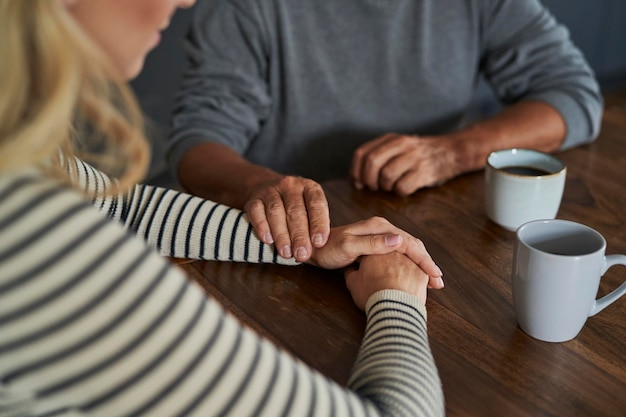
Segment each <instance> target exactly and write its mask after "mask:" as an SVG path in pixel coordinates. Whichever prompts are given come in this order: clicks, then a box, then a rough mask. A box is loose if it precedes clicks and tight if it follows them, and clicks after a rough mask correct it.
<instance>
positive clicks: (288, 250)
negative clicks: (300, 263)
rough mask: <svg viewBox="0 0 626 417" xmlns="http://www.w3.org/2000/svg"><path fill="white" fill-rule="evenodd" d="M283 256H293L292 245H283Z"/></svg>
mask: <svg viewBox="0 0 626 417" xmlns="http://www.w3.org/2000/svg"><path fill="white" fill-rule="evenodd" d="M282 252H283V258H291V246H289V245H287V246H283V251H282Z"/></svg>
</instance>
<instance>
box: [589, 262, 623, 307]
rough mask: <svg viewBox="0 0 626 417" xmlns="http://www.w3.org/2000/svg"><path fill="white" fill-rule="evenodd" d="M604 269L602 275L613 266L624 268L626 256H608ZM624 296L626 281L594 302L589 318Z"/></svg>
mask: <svg viewBox="0 0 626 417" xmlns="http://www.w3.org/2000/svg"><path fill="white" fill-rule="evenodd" d="M604 259H605V268H604V271H602V275H604V274H605V273H606V271H607V270H608V269H609V268H610V267H612V266H614V265H624V266H626V255H608V256H606V257H605V258H604ZM624 294H626V281H624V282H622V285H620V286H619V287H617V288H616V289H614V290H613V291H611V292H610V293H608V294H607V295H605V296H604V297H602V298H600V299H598V300H596V301H594V303H593V305H592V306H591V311H590V312H589V317H591V316H593V315H595V314H597V313H599V312H601V311H602V310H604V308H605V307H607V306H608V305H609V304H611V303H612V302H613V301H615V300H617V299H618V298H620V297H621V296H622V295H624Z"/></svg>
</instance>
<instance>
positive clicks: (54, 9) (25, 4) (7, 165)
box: [0, 0, 149, 191]
mask: <svg viewBox="0 0 626 417" xmlns="http://www.w3.org/2000/svg"><path fill="white" fill-rule="evenodd" d="M0 57H2V59H0V173H2V172H6V171H9V170H14V169H19V168H23V167H26V166H36V167H38V168H40V169H44V170H46V171H50V172H52V173H54V174H55V175H59V176H60V177H62V178H64V179H66V180H69V176H68V175H69V174H68V169H67V168H68V167H67V166H64V165H67V164H68V163H69V164H70V169H71V165H72V163H73V161H74V157H75V156H76V157H79V158H81V159H83V160H85V161H86V162H89V163H91V164H93V165H94V166H96V167H97V168H99V169H101V170H103V171H105V172H106V173H108V174H109V175H112V176H113V177H115V178H117V179H118V186H119V188H125V187H128V186H130V185H132V184H135V183H136V182H138V181H139V180H141V179H142V178H143V175H144V173H145V171H146V168H147V165H148V163H149V149H148V144H147V141H146V139H145V136H144V133H143V119H142V116H141V111H140V109H139V106H138V104H137V102H136V99H135V98H134V95H133V94H132V92H131V91H130V88H129V87H128V85H127V84H126V83H125V82H124V81H123V80H121V79H120V75H119V71H118V70H117V69H116V68H115V67H114V66H113V65H112V64H111V63H110V62H109V60H108V59H107V57H106V56H105V54H104V53H103V52H102V51H101V50H100V48H98V47H97V46H96V45H95V44H94V43H93V42H91V41H90V39H89V37H88V36H87V35H86V34H85V33H84V32H83V31H82V30H81V29H80V27H79V26H78V25H77V24H76V23H75V21H74V20H73V19H72V17H71V16H70V15H69V14H68V13H67V11H66V10H65V9H64V7H63V6H62V5H61V4H60V2H59V1H56V0H0ZM119 188H118V189H119ZM115 191H117V190H115Z"/></svg>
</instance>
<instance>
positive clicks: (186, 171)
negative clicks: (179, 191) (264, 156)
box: [178, 143, 281, 209]
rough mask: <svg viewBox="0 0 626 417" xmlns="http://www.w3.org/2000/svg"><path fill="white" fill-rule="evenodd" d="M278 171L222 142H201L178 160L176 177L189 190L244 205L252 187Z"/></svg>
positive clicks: (272, 177)
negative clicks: (241, 154) (252, 161)
mask: <svg viewBox="0 0 626 417" xmlns="http://www.w3.org/2000/svg"><path fill="white" fill-rule="evenodd" d="M279 177H281V175H280V174H278V173H277V172H274V171H272V170H270V169H269V168H265V167H262V166H259V165H255V164H252V163H250V162H248V161H247V160H246V159H245V158H243V157H242V156H240V155H239V154H237V153H236V152H234V151H233V150H231V149H230V148H228V147H227V146H225V145H222V144H218V143H204V144H201V145H197V146H195V147H193V148H192V149H190V150H189V151H188V152H187V153H186V154H185V155H184V156H183V157H182V159H181V160H180V164H179V166H178V178H179V181H180V183H181V185H182V186H183V187H184V188H185V190H187V191H189V192H190V193H192V194H194V195H197V196H200V197H204V198H206V199H210V200H213V201H217V202H220V203H222V204H226V205H228V206H231V207H235V208H239V209H243V206H244V204H245V203H246V201H248V199H249V196H250V193H251V191H252V190H253V189H254V188H255V187H257V186H259V185H260V184H262V183H264V182H267V181H271V180H273V179H276V178H279Z"/></svg>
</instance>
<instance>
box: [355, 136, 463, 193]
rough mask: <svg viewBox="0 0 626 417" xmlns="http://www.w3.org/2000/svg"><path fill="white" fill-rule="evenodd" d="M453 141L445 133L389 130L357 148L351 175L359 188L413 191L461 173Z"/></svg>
mask: <svg viewBox="0 0 626 417" xmlns="http://www.w3.org/2000/svg"><path fill="white" fill-rule="evenodd" d="M451 145H452V143H451V140H450V139H446V138H443V137H441V138H439V137H437V138H435V137H421V136H415V135H400V134H396V133H388V134H386V135H383V136H381V137H379V138H377V139H374V140H372V141H371V142H368V143H366V144H364V145H362V146H360V147H359V148H358V149H357V150H356V151H355V152H354V156H353V159H352V167H351V169H350V175H351V176H352V180H353V181H354V184H355V185H356V187H357V188H362V187H364V186H365V187H367V188H369V189H371V190H383V191H393V192H395V193H396V194H399V195H409V194H413V193H414V192H415V191H417V190H418V189H420V188H422V187H427V186H432V185H436V184H440V183H442V182H444V181H446V180H449V179H451V178H453V177H454V176H456V175H458V173H459V172H458V170H457V164H456V161H455V149H454V148H453V146H451Z"/></svg>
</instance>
